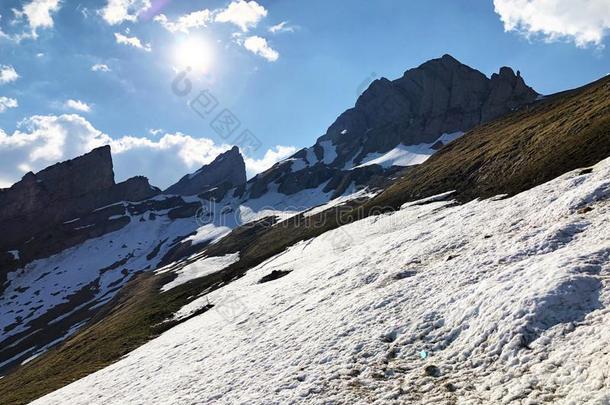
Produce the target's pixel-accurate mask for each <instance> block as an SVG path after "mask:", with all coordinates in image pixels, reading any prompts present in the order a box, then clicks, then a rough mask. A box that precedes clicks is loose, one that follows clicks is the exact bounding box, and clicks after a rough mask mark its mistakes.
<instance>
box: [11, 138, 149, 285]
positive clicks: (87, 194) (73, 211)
mask: <svg viewBox="0 0 610 405" xmlns="http://www.w3.org/2000/svg"><path fill="white" fill-rule="evenodd" d="M159 192H160V190H159V189H158V188H156V187H152V186H151V185H150V184H149V183H148V180H147V179H146V178H145V177H134V178H131V179H129V180H126V181H124V182H122V183H119V184H116V183H115V182H114V172H113V166H112V156H111V154H110V147H109V146H103V147H100V148H97V149H94V150H92V151H91V152H89V153H87V154H85V155H83V156H80V157H77V158H75V159H71V160H67V161H65V162H60V163H57V164H54V165H53V166H50V167H48V168H46V169H44V170H41V171H40V172H38V173H36V174H34V173H31V172H30V173H27V174H26V175H25V176H23V178H22V179H21V180H20V181H19V182H17V183H15V184H14V185H13V186H12V187H10V188H8V189H3V190H0V207H2V209H1V210H0V228H1V229H2V230H3V231H4V232H2V234H0V251H2V252H5V251H9V250H13V249H14V250H19V248H20V247H21V245H23V244H24V243H26V242H27V241H29V240H31V239H32V238H33V237H34V236H35V235H38V234H40V233H41V232H43V231H45V230H48V229H53V228H54V227H55V228H56V227H58V226H59V225H61V224H62V223H63V222H65V221H69V220H72V219H75V218H78V217H79V216H81V215H84V214H86V213H89V212H91V211H92V210H94V209H96V208H99V207H102V206H105V205H108V204H112V203H115V202H118V201H124V200H125V201H140V200H143V199H146V198H150V197H152V196H154V195H157V194H159ZM79 240H80V239H79ZM40 243H44V242H42V241H41V242H40ZM65 247H66V246H64V244H61V243H58V247H57V249H63V248H65ZM45 250H47V249H45ZM0 270H4V269H0ZM0 281H1V280H0Z"/></svg>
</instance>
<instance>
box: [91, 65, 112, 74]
mask: <svg viewBox="0 0 610 405" xmlns="http://www.w3.org/2000/svg"><path fill="white" fill-rule="evenodd" d="M91 71H93V72H110V67H108V65H106V64H104V63H96V64H95V65H93V66H91Z"/></svg>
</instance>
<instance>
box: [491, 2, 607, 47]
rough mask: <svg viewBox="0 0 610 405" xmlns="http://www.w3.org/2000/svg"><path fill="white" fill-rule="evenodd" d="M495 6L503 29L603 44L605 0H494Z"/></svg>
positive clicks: (582, 44)
mask: <svg viewBox="0 0 610 405" xmlns="http://www.w3.org/2000/svg"><path fill="white" fill-rule="evenodd" d="M494 6H495V11H496V13H498V14H499V15H500V19H501V20H502V22H503V23H504V29H505V30H506V31H517V32H519V33H521V34H523V35H525V36H526V37H532V36H537V35H539V36H542V37H543V38H544V39H545V40H547V41H558V40H570V41H573V42H574V43H575V44H576V45H577V46H578V47H586V46H588V45H596V46H602V41H603V38H604V36H605V35H607V34H608V30H609V29H610V1H608V0H587V1H574V0H494Z"/></svg>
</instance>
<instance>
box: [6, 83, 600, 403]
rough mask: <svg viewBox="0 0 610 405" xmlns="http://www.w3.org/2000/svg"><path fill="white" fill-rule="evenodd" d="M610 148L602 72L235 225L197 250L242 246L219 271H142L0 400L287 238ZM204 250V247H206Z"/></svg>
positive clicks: (535, 177) (552, 173)
mask: <svg viewBox="0 0 610 405" xmlns="http://www.w3.org/2000/svg"><path fill="white" fill-rule="evenodd" d="M609 155H610V78H607V79H602V80H600V81H598V82H596V83H593V84H591V85H589V86H586V87H584V88H581V89H577V90H574V91H570V92H565V93H562V94H559V95H555V96H553V97H551V98H549V99H548V100H545V101H543V102H538V103H535V104H534V105H532V106H530V107H528V108H526V109H523V110H521V111H517V112H515V113H513V114H511V115H509V116H507V117H505V118H503V119H500V120H497V121H494V122H492V123H489V124H487V125H484V126H482V127H479V128H476V129H474V130H473V131H471V132H469V133H468V134H467V135H465V136H464V137H463V138H461V139H460V140H458V141H455V142H454V143H452V144H450V145H448V146H447V147H445V148H443V149H442V150H441V151H440V152H439V153H438V154H436V155H435V156H434V157H432V158H431V159H430V160H428V161H427V162H426V163H424V164H422V165H420V166H418V167H415V168H412V169H410V170H408V171H407V172H405V174H404V176H403V177H402V178H401V179H399V180H398V181H396V182H395V183H394V184H393V185H392V186H390V187H389V188H388V189H387V190H386V191H385V192H383V193H382V194H381V195H379V196H378V197H376V198H374V199H373V200H370V201H368V202H365V203H363V204H360V205H357V204H355V205H354V206H353V207H352V209H351V210H347V211H346V210H345V209H341V210H340V211H338V210H337V209H331V210H328V211H326V212H323V213H320V214H318V215H317V216H315V217H314V218H313V224H316V226H313V225H312V223H306V222H304V221H303V218H302V216H297V217H293V218H292V219H290V220H288V221H286V222H285V223H283V224H279V225H275V226H273V227H269V226H261V227H260V228H256V229H255V230H254V231H253V230H252V229H246V230H243V229H239V230H236V231H234V233H233V234H232V235H231V236H230V237H228V238H226V240H223V241H221V242H220V243H219V244H217V245H213V246H210V247H209V248H207V251H206V252H204V253H205V254H210V255H221V254H225V253H228V252H234V251H237V250H239V251H240V257H241V258H240V261H239V262H238V263H236V264H234V265H233V266H230V267H229V268H227V269H225V270H224V271H222V272H220V273H217V274H214V275H210V276H207V277H204V278H201V279H198V280H194V281H192V282H190V283H187V284H184V285H182V286H179V287H177V288H175V289H173V290H171V291H169V292H167V293H164V294H159V292H158V291H159V287H160V286H161V285H163V283H164V282H165V281H167V280H166V279H165V280H164V278H166V277H167V276H159V275H153V274H151V273H147V274H142V275H140V276H139V277H138V278H137V279H136V280H134V281H133V282H131V283H130V284H129V285H128V286H127V287H125V289H124V290H123V291H122V292H121V294H120V295H119V296H118V297H117V298H116V299H115V300H114V301H113V302H112V303H111V304H109V305H108V306H107V307H106V310H105V312H104V313H102V314H99V315H98V317H97V318H96V320H94V321H92V322H90V324H89V325H88V326H87V327H86V328H84V329H83V330H82V331H81V332H79V333H78V334H77V335H75V336H74V337H72V338H71V339H69V340H68V341H67V342H65V343H64V344H62V345H61V346H59V347H58V348H56V349H53V350H51V351H50V352H49V353H47V354H45V355H43V356H41V357H40V358H38V359H36V360H34V361H32V362H30V363H28V364H26V365H25V366H22V367H20V368H18V369H17V370H15V371H14V372H13V373H11V374H9V375H8V376H6V377H5V378H3V379H1V380H0V398H2V403H3V404H18V403H19V404H20V403H27V402H28V401H30V400H32V399H35V398H37V397H40V396H42V395H44V394H45V393H48V392H51V391H53V390H56V389H58V388H60V387H62V386H64V385H66V384H68V383H70V382H71V381H74V380H76V379H78V378H81V377H83V376H85V375H87V374H89V373H91V372H94V371H95V370H98V369H100V368H102V367H104V366H107V365H109V364H111V363H112V362H114V361H116V360H118V359H119V358H120V357H121V356H123V355H124V354H126V353H128V352H129V351H131V350H133V349H134V348H136V347H138V346H139V345H141V344H142V343H144V342H146V341H147V340H149V339H151V338H153V337H154V336H156V335H158V334H159V333H160V332H162V331H163V330H165V329H167V328H168V327H171V326H172V324H164V325H163V326H159V323H160V322H161V321H163V320H164V319H167V318H168V317H169V316H170V315H171V314H172V313H173V312H174V311H176V310H177V309H178V308H180V307H181V306H182V305H184V304H185V303H187V302H189V301H190V300H192V299H193V297H194V296H196V295H198V294H200V293H201V292H203V291H209V290H211V289H215V288H218V287H220V286H221V285H222V283H224V282H227V281H230V280H231V279H234V278H235V277H239V276H240V275H242V274H243V273H244V272H245V271H247V270H248V269H249V268H251V267H252V266H254V265H257V264H258V263H260V262H262V261H263V260H265V259H267V258H268V257H270V256H272V255H274V254H277V253H279V252H281V251H282V250H284V249H285V248H286V247H288V246H290V245H292V244H293V243H295V242H297V241H300V240H304V239H308V238H311V237H314V236H317V235H319V234H321V233H323V232H326V231H327V230H329V229H333V228H335V227H337V226H338V224H339V223H345V222H349V221H352V220H354V219H357V218H361V217H364V216H367V215H371V214H374V213H375V211H377V208H376V207H386V206H390V207H394V208H396V207H399V206H400V205H401V204H403V203H404V202H407V201H412V200H415V199H419V198H423V197H428V196H431V195H434V194H438V193H441V192H445V191H448V190H456V191H457V196H458V198H459V199H460V200H463V201H467V200H469V199H472V198H477V197H481V198H485V197H490V196H493V195H497V194H509V195H512V194H516V193H518V192H520V191H523V190H526V189H528V188H531V187H533V186H535V185H537V184H541V183H543V182H546V181H548V180H550V179H552V178H554V177H557V176H558V175H560V174H562V173H565V172H567V171H570V170H573V169H576V168H579V167H586V166H590V165H592V164H594V163H596V162H597V161H599V160H601V159H603V158H605V157H607V156H609ZM204 253H202V254H204Z"/></svg>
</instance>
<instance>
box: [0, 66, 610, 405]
mask: <svg viewBox="0 0 610 405" xmlns="http://www.w3.org/2000/svg"><path fill="white" fill-rule="evenodd" d="M112 159H113V158H112V153H111V148H110V146H104V147H100V148H97V149H94V150H92V151H91V152H89V153H87V154H85V155H83V156H80V157H76V158H74V159H72V160H68V161H64V162H60V163H57V164H55V165H53V166H50V167H48V168H46V169H44V170H42V171H39V172H37V173H32V172H29V173H27V174H26V175H25V176H23V178H22V179H21V180H20V181H18V182H17V183H15V184H14V185H12V186H11V187H10V188H5V189H0V229H2V230H3V232H1V233H0V375H1V376H2V377H0V403H2V404H22V403H28V402H31V401H33V403H36V404H59V403H70V404H136V403H141V404H151V403H152V404H155V403H164V404H193V403H247V404H268V403H315V404H360V403H361V404H369V403H379V404H392V403H396V404H403V403H422V404H423V403H426V404H437V403H442V404H445V403H446V404H454V403H463V404H491V403H494V404H496V403H497V404H505V403H506V404H508V403H519V404H537V403H557V404H599V405H603V404H610V78H609V77H605V78H602V79H600V80H598V81H596V82H593V83H590V84H589V85H586V86H584V87H581V88H577V89H572V90H567V91H564V92H561V93H557V94H552V95H541V94H539V93H538V92H536V91H535V90H534V89H532V88H531V87H530V86H528V85H527V84H526V81H525V79H524V78H523V77H522V76H521V74H520V72H519V71H516V72H515V70H513V69H512V68H510V67H501V68H500V69H499V71H498V73H494V74H492V75H491V77H487V76H486V75H484V74H483V73H481V72H479V71H478V70H475V69H473V68H471V67H469V66H466V65H464V64H462V63H460V62H459V61H458V60H456V59H455V58H453V57H452V56H450V55H444V56H442V57H440V58H438V59H433V60H430V61H427V62H425V63H423V64H422V65H420V66H419V67H416V68H413V69H409V70H407V71H406V72H405V73H404V74H403V75H402V77H400V78H397V79H395V80H388V79H385V78H381V79H378V80H375V81H373V82H372V83H371V84H370V85H369V87H368V88H367V89H366V90H365V91H364V92H363V93H362V94H361V95H360V96H359V97H358V99H357V100H356V102H355V105H354V107H352V108H349V109H348V110H346V111H345V112H344V113H342V114H341V115H339V117H338V118H337V119H336V120H335V121H334V122H333V123H332V124H331V125H330V126H329V127H328V130H327V131H326V133H325V134H324V135H322V136H320V137H319V138H318V139H317V140H316V141H315V143H314V144H313V145H312V146H311V147H309V148H305V149H302V150H299V151H298V152H296V153H295V154H293V155H292V156H290V157H289V158H287V159H284V160H281V161H279V162H278V163H276V164H275V165H273V167H271V168H270V169H268V170H266V171H264V172H262V173H259V174H258V175H256V176H254V177H253V178H251V179H249V180H248V179H247V176H246V164H245V161H244V157H243V156H242V154H241V152H240V150H239V148H238V147H233V148H231V149H228V150H226V151H225V152H224V153H222V154H220V155H219V156H218V157H217V158H216V159H215V160H213V161H212V162H211V163H209V164H207V165H204V166H203V167H201V168H200V169H199V170H197V171H195V172H193V173H190V174H186V175H185V176H184V177H182V178H181V179H179V180H178V181H177V182H176V183H175V184H173V185H171V186H170V187H168V188H166V189H165V190H161V189H160V188H157V187H155V186H154V185H151V184H149V181H148V179H146V178H145V177H141V176H140V177H134V178H131V179H129V180H126V181H124V182H120V183H117V182H116V181H115V177H114V169H113V160H112Z"/></svg>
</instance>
